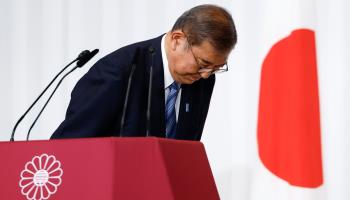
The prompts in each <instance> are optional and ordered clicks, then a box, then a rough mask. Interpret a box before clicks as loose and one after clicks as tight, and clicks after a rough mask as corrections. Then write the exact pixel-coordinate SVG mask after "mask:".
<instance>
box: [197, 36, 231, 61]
mask: <svg viewBox="0 0 350 200" xmlns="http://www.w3.org/2000/svg"><path fill="white" fill-rule="evenodd" d="M193 51H195V53H196V56H197V57H198V58H199V59H200V60H201V61H203V62H204V63H205V64H215V65H219V64H224V63H225V62H226V61H227V58H228V55H229V52H227V53H221V52H220V51H218V50H216V49H215V48H214V47H213V46H212V45H211V44H210V42H208V41H203V42H202V43H201V44H200V45H195V46H193Z"/></svg>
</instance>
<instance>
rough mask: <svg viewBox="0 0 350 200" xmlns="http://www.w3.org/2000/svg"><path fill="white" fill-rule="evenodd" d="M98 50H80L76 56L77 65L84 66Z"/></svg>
mask: <svg viewBox="0 0 350 200" xmlns="http://www.w3.org/2000/svg"><path fill="white" fill-rule="evenodd" d="M98 51H99V50H98V49H95V50H93V51H91V52H90V51H89V50H85V51H83V52H81V53H80V54H79V56H78V62H77V67H82V66H84V65H85V64H86V63H87V62H88V61H89V60H90V59H91V58H92V57H94V56H95V55H96V54H97V53H98Z"/></svg>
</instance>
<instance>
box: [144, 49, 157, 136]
mask: <svg viewBox="0 0 350 200" xmlns="http://www.w3.org/2000/svg"><path fill="white" fill-rule="evenodd" d="M148 53H149V54H150V56H151V64H150V66H149V82H148V98H147V113H146V117H147V121H146V123H147V124H146V136H147V137H148V136H151V134H150V129H151V103H152V83H153V62H154V54H155V50H154V48H153V47H152V46H151V47H149V48H148Z"/></svg>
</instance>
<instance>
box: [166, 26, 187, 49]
mask: <svg viewBox="0 0 350 200" xmlns="http://www.w3.org/2000/svg"><path fill="white" fill-rule="evenodd" d="M184 39H185V34H184V33H183V32H182V31H181V30H175V31H171V32H170V47H171V50H173V51H175V50H176V48H177V47H178V46H179V45H180V44H181V43H182V42H183V40H184Z"/></svg>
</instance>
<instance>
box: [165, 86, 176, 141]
mask: <svg viewBox="0 0 350 200" xmlns="http://www.w3.org/2000/svg"><path fill="white" fill-rule="evenodd" d="M168 88H169V93H168V98H167V100H166V103H165V120H166V137H167V138H175V134H176V112H175V102H176V98H177V94H178V93H179V86H178V85H177V83H176V82H175V81H174V82H173V83H172V84H171V85H170V86H169V87H168Z"/></svg>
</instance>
